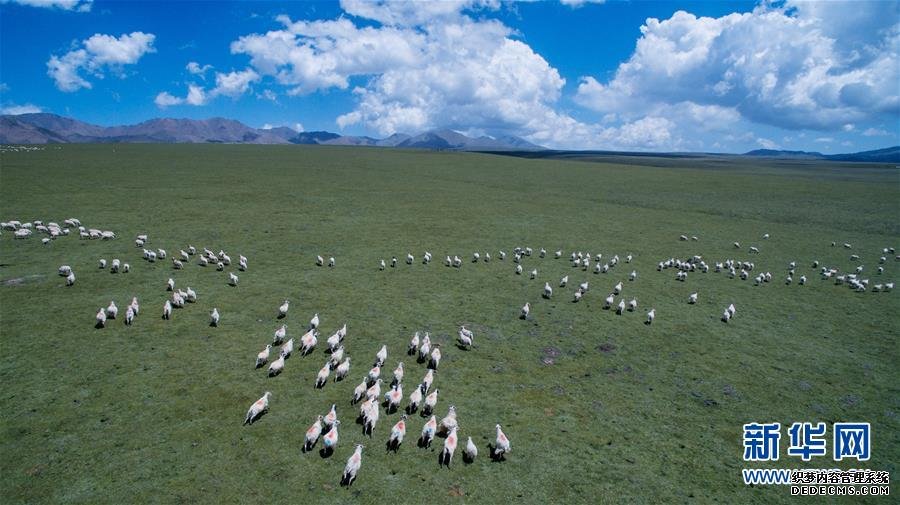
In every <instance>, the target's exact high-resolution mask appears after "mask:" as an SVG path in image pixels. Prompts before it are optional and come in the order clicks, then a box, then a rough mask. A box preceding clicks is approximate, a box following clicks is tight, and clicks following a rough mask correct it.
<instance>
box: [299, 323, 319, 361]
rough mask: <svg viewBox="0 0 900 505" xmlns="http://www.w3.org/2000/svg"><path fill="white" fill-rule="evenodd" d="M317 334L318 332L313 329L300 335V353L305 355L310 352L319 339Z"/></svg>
mask: <svg viewBox="0 0 900 505" xmlns="http://www.w3.org/2000/svg"><path fill="white" fill-rule="evenodd" d="M317 335H318V332H317V331H316V330H314V329H313V330H309V331H308V332H306V333H304V334H303V336H302V337H300V354H302V355H304V356H305V355H307V354H309V353H311V352H312V350H313V349H314V348H315V347H316V344H317V343H318V341H319V339H318V337H317Z"/></svg>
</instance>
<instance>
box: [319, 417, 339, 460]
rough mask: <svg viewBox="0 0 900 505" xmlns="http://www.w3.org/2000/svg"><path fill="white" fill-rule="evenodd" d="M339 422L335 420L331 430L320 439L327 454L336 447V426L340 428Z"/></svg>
mask: <svg viewBox="0 0 900 505" xmlns="http://www.w3.org/2000/svg"><path fill="white" fill-rule="evenodd" d="M340 424H341V421H340V420H335V421H334V424H333V425H332V426H331V429H330V430H328V433H326V434H325V436H323V437H322V445H324V446H325V447H324V449H325V451H326V452H327V453H331V452H334V448H335V447H337V443H338V426H340Z"/></svg>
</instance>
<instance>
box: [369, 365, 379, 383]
mask: <svg viewBox="0 0 900 505" xmlns="http://www.w3.org/2000/svg"><path fill="white" fill-rule="evenodd" d="M368 377H369V383H371V384H378V381H380V380H381V379H379V377H381V367H380V366H377V365H376V366H373V367H372V368H371V369H369V375H368Z"/></svg>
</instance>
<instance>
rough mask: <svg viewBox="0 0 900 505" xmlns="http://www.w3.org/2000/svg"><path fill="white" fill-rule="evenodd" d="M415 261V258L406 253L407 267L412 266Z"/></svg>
mask: <svg viewBox="0 0 900 505" xmlns="http://www.w3.org/2000/svg"><path fill="white" fill-rule="evenodd" d="M415 259H416V258H415V256H413V255H412V254H410V253H406V264H407V265H412V264H413V261H415Z"/></svg>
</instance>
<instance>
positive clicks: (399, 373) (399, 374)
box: [391, 361, 403, 384]
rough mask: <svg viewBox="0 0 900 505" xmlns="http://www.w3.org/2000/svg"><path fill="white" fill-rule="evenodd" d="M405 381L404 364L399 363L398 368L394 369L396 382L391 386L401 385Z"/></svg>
mask: <svg viewBox="0 0 900 505" xmlns="http://www.w3.org/2000/svg"><path fill="white" fill-rule="evenodd" d="M402 380H403V362H402V361H401V362H400V363H397V368H395V369H394V380H393V381H392V382H391V384H400V382H401V381H402Z"/></svg>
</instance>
